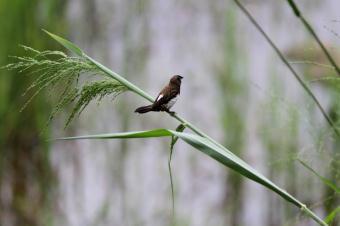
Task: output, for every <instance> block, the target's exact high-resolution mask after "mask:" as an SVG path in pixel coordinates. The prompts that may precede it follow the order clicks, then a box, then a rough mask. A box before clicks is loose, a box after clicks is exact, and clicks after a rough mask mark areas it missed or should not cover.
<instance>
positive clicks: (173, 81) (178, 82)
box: [170, 75, 183, 85]
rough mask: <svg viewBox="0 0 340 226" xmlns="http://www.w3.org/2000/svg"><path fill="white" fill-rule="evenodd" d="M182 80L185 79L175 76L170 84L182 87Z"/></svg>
mask: <svg viewBox="0 0 340 226" xmlns="http://www.w3.org/2000/svg"><path fill="white" fill-rule="evenodd" d="M182 79H183V77H182V76H180V75H174V76H172V78H171V79H170V83H172V84H178V85H180V84H181V82H182V81H181V80H182Z"/></svg>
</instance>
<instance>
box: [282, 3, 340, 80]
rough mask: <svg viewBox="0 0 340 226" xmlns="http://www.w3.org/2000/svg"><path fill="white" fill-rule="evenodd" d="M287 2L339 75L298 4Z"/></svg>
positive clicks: (338, 70)
mask: <svg viewBox="0 0 340 226" xmlns="http://www.w3.org/2000/svg"><path fill="white" fill-rule="evenodd" d="M287 2H288V4H289V5H290V7H291V8H292V10H293V12H294V14H295V16H296V17H298V18H300V20H301V22H302V24H303V25H304V26H305V28H306V29H307V30H308V32H309V33H310V34H311V35H312V36H313V38H314V39H315V40H316V42H317V43H318V44H319V46H320V48H321V49H322V51H323V52H324V54H325V55H326V57H327V59H328V61H329V62H330V63H331V64H332V65H333V66H334V68H335V71H336V72H337V74H338V76H340V68H339V67H338V65H337V64H336V62H335V60H334V59H333V57H332V56H331V54H330V53H329V52H328V50H327V49H326V47H325V45H324V44H323V43H322V42H321V40H320V38H319V36H318V35H317V34H316V33H315V31H314V29H313V28H312V26H311V25H310V24H309V23H308V21H307V20H306V19H305V17H304V16H303V14H302V13H301V11H300V10H299V8H298V6H297V5H296V4H295V2H294V0H287Z"/></svg>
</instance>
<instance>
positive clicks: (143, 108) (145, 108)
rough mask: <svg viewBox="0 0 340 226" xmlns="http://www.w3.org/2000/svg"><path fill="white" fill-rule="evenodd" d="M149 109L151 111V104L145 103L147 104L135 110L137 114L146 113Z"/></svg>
mask: <svg viewBox="0 0 340 226" xmlns="http://www.w3.org/2000/svg"><path fill="white" fill-rule="evenodd" d="M149 111H152V105H147V106H143V107H139V108H137V109H136V110H135V112H137V113H139V114H144V113H147V112H149Z"/></svg>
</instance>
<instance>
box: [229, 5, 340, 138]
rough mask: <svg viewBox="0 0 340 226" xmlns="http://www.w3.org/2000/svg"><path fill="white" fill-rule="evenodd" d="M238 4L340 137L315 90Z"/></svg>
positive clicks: (241, 6) (240, 6)
mask: <svg viewBox="0 0 340 226" xmlns="http://www.w3.org/2000/svg"><path fill="white" fill-rule="evenodd" d="M234 2H235V3H236V5H237V6H238V7H239V8H240V9H241V11H242V12H243V13H244V14H245V15H246V16H247V17H248V19H249V20H250V21H251V23H252V24H253V25H254V26H255V27H256V28H257V29H258V31H259V32H260V33H261V34H262V35H263V36H264V37H265V39H266V40H267V41H268V43H269V44H270V46H271V47H272V48H273V49H274V50H275V52H276V54H277V55H278V56H279V58H280V59H281V60H282V62H283V63H284V64H285V65H286V66H287V67H288V69H289V70H290V71H291V73H292V74H293V75H294V77H295V78H296V80H297V81H298V82H299V84H300V85H301V86H302V88H303V89H304V90H305V91H306V92H307V94H308V95H309V96H310V97H311V98H312V100H313V101H314V102H315V104H316V106H317V107H318V108H319V110H320V111H321V113H322V115H323V117H324V118H325V119H326V121H327V123H328V124H329V125H330V126H331V128H332V129H333V131H334V133H335V134H336V135H337V136H338V137H339V138H340V132H339V131H338V129H337V128H336V126H335V124H334V123H333V121H332V120H331V118H330V117H329V116H328V115H327V113H326V111H325V110H324V109H323V107H322V106H321V104H320V102H319V100H318V99H317V98H316V96H315V95H314V94H313V92H312V91H311V90H310V89H309V88H308V86H307V85H306V83H305V82H304V81H303V80H302V79H301V77H300V76H299V74H298V73H297V72H296V71H295V70H294V68H293V67H292V66H291V65H290V64H289V62H288V60H287V59H286V58H285V56H284V55H283V54H282V53H281V51H280V50H279V48H278V47H277V46H276V45H275V44H274V42H273V41H272V40H271V39H270V37H269V36H268V35H267V34H266V32H265V31H264V30H263V29H262V27H261V26H260V25H259V24H258V23H257V22H256V20H255V19H254V17H253V16H252V15H251V14H250V13H249V11H248V10H247V9H246V8H245V7H244V6H243V5H242V4H241V3H240V2H239V1H238V0H234Z"/></svg>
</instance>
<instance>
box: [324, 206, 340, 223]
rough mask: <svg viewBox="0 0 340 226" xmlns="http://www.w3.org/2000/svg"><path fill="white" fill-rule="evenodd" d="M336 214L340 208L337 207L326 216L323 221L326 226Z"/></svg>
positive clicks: (339, 211)
mask: <svg viewBox="0 0 340 226" xmlns="http://www.w3.org/2000/svg"><path fill="white" fill-rule="evenodd" d="M338 213H340V206H338V207H337V208H336V209H335V210H333V211H332V212H331V213H330V214H328V216H327V217H326V218H325V220H324V221H325V222H326V223H327V224H331V223H332V222H333V220H334V219H335V217H336V215H337V214H338Z"/></svg>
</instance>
